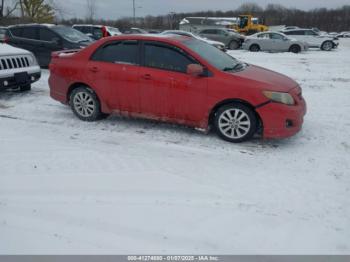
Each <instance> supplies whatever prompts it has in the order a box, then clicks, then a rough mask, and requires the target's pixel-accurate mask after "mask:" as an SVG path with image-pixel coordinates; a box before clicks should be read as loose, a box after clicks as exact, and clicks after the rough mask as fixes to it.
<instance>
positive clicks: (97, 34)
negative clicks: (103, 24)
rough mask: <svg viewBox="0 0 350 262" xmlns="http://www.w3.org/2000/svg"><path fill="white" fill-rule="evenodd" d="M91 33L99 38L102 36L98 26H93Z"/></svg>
mask: <svg viewBox="0 0 350 262" xmlns="http://www.w3.org/2000/svg"><path fill="white" fill-rule="evenodd" d="M92 34H93V35H94V37H96V38H97V39H100V38H102V37H103V34H102V29H101V28H99V27H94V28H93V31H92Z"/></svg>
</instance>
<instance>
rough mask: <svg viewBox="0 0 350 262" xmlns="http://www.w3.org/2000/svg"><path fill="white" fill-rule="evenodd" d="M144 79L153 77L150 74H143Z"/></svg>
mask: <svg viewBox="0 0 350 262" xmlns="http://www.w3.org/2000/svg"><path fill="white" fill-rule="evenodd" d="M142 78H143V79H145V80H151V79H152V76H151V75H150V74H145V75H143V76H142Z"/></svg>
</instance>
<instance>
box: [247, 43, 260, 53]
mask: <svg viewBox="0 0 350 262" xmlns="http://www.w3.org/2000/svg"><path fill="white" fill-rule="evenodd" d="M249 51H250V52H259V51H260V46H258V45H256V44H254V45H251V46H250V47H249Z"/></svg>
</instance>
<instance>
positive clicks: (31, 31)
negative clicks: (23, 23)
mask: <svg viewBox="0 0 350 262" xmlns="http://www.w3.org/2000/svg"><path fill="white" fill-rule="evenodd" d="M22 37H23V38H28V39H38V37H37V30H36V28H35V27H24V28H22Z"/></svg>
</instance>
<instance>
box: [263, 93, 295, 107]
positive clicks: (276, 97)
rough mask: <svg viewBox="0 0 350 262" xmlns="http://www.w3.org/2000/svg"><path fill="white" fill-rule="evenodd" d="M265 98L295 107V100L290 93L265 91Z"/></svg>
mask: <svg viewBox="0 0 350 262" xmlns="http://www.w3.org/2000/svg"><path fill="white" fill-rule="evenodd" d="M263 94H264V96H266V97H267V98H268V99H270V100H272V101H274V102H278V103H282V104H286V105H294V104H295V102H294V98H293V97H292V96H291V95H290V94H288V93H282V92H272V91H264V92H263Z"/></svg>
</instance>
